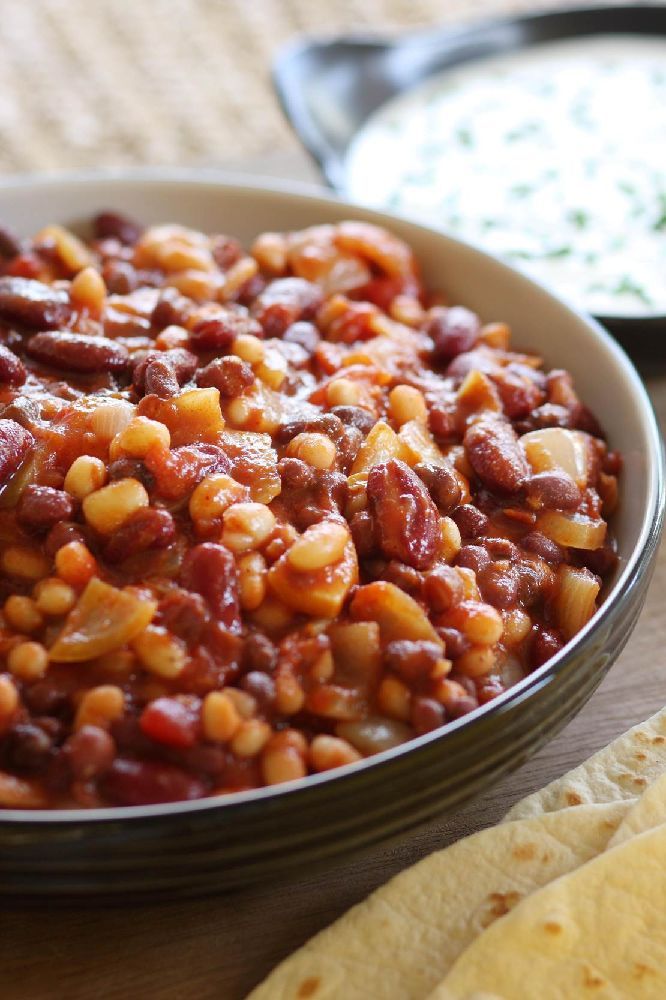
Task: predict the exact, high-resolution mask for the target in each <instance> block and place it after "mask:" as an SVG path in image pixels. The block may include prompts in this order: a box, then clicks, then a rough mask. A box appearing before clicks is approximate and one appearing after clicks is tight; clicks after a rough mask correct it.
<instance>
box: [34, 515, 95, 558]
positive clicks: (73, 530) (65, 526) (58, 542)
mask: <svg viewBox="0 0 666 1000" xmlns="http://www.w3.org/2000/svg"><path fill="white" fill-rule="evenodd" d="M69 542H83V544H84V545H85V542H86V537H85V535H84V533H83V531H82V529H81V526H80V525H79V524H73V523H72V522H71V521H59V522H58V523H57V524H54V525H53V527H52V528H51V530H50V531H49V533H48V535H47V536H46V540H45V542H44V550H45V552H46V554H47V555H49V556H53V555H55V553H56V552H57V551H58V549H60V548H62V546H63V545H68V544H69Z"/></svg>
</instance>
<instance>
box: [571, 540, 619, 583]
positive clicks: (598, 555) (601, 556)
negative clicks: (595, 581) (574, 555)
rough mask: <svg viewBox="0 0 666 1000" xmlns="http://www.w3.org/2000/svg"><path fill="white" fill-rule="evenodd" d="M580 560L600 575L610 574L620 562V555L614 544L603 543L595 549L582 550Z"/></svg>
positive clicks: (579, 555) (579, 554)
mask: <svg viewBox="0 0 666 1000" xmlns="http://www.w3.org/2000/svg"><path fill="white" fill-rule="evenodd" d="M578 561H579V562H580V563H581V564H582V565H583V566H587V568H588V569H589V570H591V571H592V572H593V573H596V575H597V576H599V577H605V576H608V575H609V574H610V573H612V572H613V570H614V569H615V567H616V566H617V564H618V555H617V552H616V551H615V549H614V548H613V547H612V545H603V546H602V547H601V548H600V549H594V550H593V551H587V552H586V551H585V550H580V551H579V552H578Z"/></svg>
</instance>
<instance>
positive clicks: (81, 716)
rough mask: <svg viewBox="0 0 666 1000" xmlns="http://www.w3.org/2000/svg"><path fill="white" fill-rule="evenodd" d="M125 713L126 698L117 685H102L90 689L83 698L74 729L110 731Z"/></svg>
mask: <svg viewBox="0 0 666 1000" xmlns="http://www.w3.org/2000/svg"><path fill="white" fill-rule="evenodd" d="M124 711H125V696H124V695H123V692H122V690H121V689H120V688H119V687H118V686H117V685H115V684H101V685H100V686H99V687H94V688H90V690H89V691H86V693H85V694H84V695H83V697H82V698H81V701H80V702H79V707H78V709H77V712H76V717H75V719H74V729H81V728H82V727H83V726H99V728H100V729H108V728H109V726H110V725H111V723H112V722H116V720H117V719H120V718H121V717H122V715H123V712H124Z"/></svg>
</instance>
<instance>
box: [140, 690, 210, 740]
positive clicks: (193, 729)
mask: <svg viewBox="0 0 666 1000" xmlns="http://www.w3.org/2000/svg"><path fill="white" fill-rule="evenodd" d="M200 715H201V702H200V701H199V699H198V698H194V699H192V700H191V701H188V702H184V701H179V700H178V699H177V698H156V699H155V701H151V702H150V704H148V705H146V707H145V708H144V710H143V712H142V713H141V716H140V718H139V725H140V726H141V731H142V732H143V733H144V734H145V735H146V736H148V737H149V739H151V740H155V742H156V743H164V744H165V745H166V746H169V747H176V748H178V749H185V748H186V747H193V746H194V744H195V743H196V742H197V739H198V738H199V731H200V724H199V720H200Z"/></svg>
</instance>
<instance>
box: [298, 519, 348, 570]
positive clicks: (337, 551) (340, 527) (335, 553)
mask: <svg viewBox="0 0 666 1000" xmlns="http://www.w3.org/2000/svg"><path fill="white" fill-rule="evenodd" d="M349 537H350V536H349V529H348V528H347V525H346V524H341V523H340V522H339V521H319V523H318V524H313V525H311V527H309V528H308V529H307V530H306V531H305V532H304V533H303V534H302V535H301V537H300V538H299V539H297V541H295V542H294V544H293V545H292V546H291V548H290V549H289V550H288V552H287V561H288V562H289V564H290V565H291V566H293V568H294V569H295V570H298V572H300V573H311V572H313V571H314V570H317V569H323V568H324V566H330V565H332V564H333V563H336V562H338V560H340V559H342V556H343V554H344V551H345V546H346V545H347V542H348V541H349Z"/></svg>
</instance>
